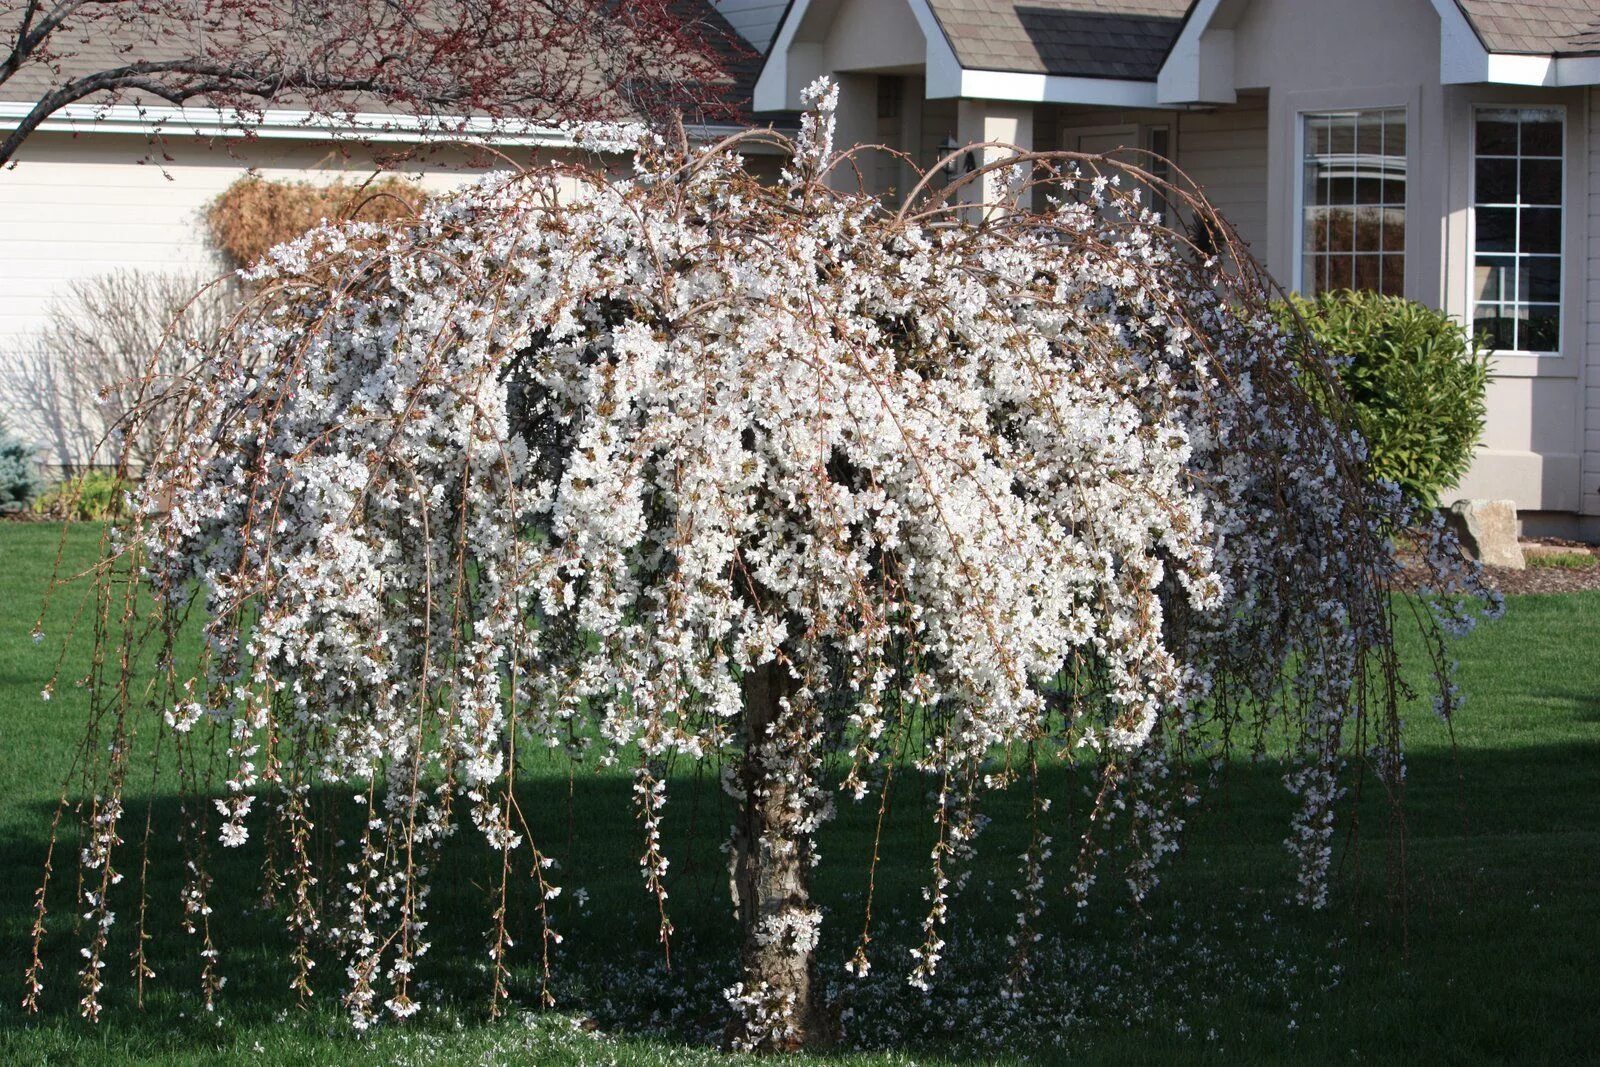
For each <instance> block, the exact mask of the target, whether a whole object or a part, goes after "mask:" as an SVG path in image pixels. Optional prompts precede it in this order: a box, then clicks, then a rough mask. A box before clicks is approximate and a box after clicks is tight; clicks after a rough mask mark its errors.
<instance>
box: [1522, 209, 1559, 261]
mask: <svg viewBox="0 0 1600 1067" xmlns="http://www.w3.org/2000/svg"><path fill="white" fill-rule="evenodd" d="M1517 250H1518V251H1520V252H1545V253H1552V254H1553V253H1558V252H1560V251H1561V209H1560V208H1553V207H1530V208H1523V209H1522V232H1521V234H1520V236H1519V237H1518V240H1517Z"/></svg>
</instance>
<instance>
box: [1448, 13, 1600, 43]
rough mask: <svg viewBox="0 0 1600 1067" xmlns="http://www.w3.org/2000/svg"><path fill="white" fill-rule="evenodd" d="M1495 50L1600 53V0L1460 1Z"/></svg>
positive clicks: (1483, 37)
mask: <svg viewBox="0 0 1600 1067" xmlns="http://www.w3.org/2000/svg"><path fill="white" fill-rule="evenodd" d="M1456 3H1457V5H1458V6H1460V8H1461V12H1462V14H1464V15H1466V16H1467V21H1469V22H1471V23H1472V27H1473V29H1474V30H1476V31H1477V33H1478V37H1479V38H1480V39H1481V40H1482V41H1483V46H1484V47H1485V48H1487V49H1488V50H1489V51H1491V52H1511V53H1520V54H1524V55H1538V56H1562V55H1593V54H1595V53H1600V0H1456Z"/></svg>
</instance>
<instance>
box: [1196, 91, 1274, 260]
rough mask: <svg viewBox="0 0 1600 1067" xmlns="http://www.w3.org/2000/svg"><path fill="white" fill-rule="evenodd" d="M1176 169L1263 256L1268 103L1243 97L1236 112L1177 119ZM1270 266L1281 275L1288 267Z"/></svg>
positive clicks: (1265, 240)
mask: <svg viewBox="0 0 1600 1067" xmlns="http://www.w3.org/2000/svg"><path fill="white" fill-rule="evenodd" d="M1178 166H1179V167H1180V168H1181V169H1182V170H1183V172H1184V173H1185V174H1187V175H1188V176H1189V177H1190V179H1192V180H1193V181H1194V182H1195V184H1196V185H1198V186H1200V188H1201V189H1202V190H1203V191H1204V193H1205V195H1206V199H1208V200H1209V201H1211V204H1212V206H1213V207H1215V208H1217V210H1219V211H1221V212H1222V214H1223V215H1224V216H1225V217H1226V218H1227V219H1228V221H1229V222H1231V223H1233V226H1234V228H1235V229H1236V230H1238V231H1239V236H1240V237H1242V238H1243V239H1244V240H1245V241H1246V242H1248V243H1249V245H1250V246H1251V249H1252V251H1254V252H1255V254H1256V255H1257V256H1259V257H1265V256H1266V254H1267V105H1266V100H1265V99H1263V98H1250V97H1246V98H1243V99H1241V100H1240V101H1239V104H1238V105H1237V106H1235V107H1230V108H1223V109H1220V110H1217V111H1211V112H1195V113H1188V114H1182V115H1180V116H1179V117H1178ZM1272 266H1273V267H1275V268H1278V269H1280V270H1282V269H1283V268H1284V267H1285V266H1286V265H1285V264H1273V265H1272ZM1285 273H1287V272H1285Z"/></svg>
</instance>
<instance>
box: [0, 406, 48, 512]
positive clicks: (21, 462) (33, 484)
mask: <svg viewBox="0 0 1600 1067" xmlns="http://www.w3.org/2000/svg"><path fill="white" fill-rule="evenodd" d="M40 488H41V485H40V482H39V469H38V467H37V466H36V465H35V463H34V456H33V448H32V447H31V446H29V445H28V444H26V443H25V442H23V441H22V440H21V439H19V438H18V437H16V436H15V435H13V434H12V433H11V431H10V430H8V429H6V425H5V423H3V422H0V515H9V514H11V513H13V512H17V511H24V510H26V509H27V507H28V505H29V504H31V503H32V502H33V498H34V497H36V496H38V495H39V490H40Z"/></svg>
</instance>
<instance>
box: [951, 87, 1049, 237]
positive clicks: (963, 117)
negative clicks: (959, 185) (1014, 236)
mask: <svg viewBox="0 0 1600 1067" xmlns="http://www.w3.org/2000/svg"><path fill="white" fill-rule="evenodd" d="M956 140H957V141H959V142H960V143H961V144H963V145H969V144H978V143H981V142H984V141H998V142H1000V143H1001V144H1005V145H1013V146H1015V148H1016V149H1017V150H1018V151H1023V152H1031V151H1032V150H1033V106H1032V105H1031V104H1013V103H1002V102H1000V101H997V100H961V101H959V102H958V105H957V108H956ZM1013 154H1014V153H1013V152H1012V150H1011V149H1009V148H1001V147H991V148H984V149H975V150H974V151H973V152H972V156H971V161H972V164H973V169H980V168H982V167H985V166H987V165H988V164H990V163H995V162H998V161H1000V160H1002V159H1005V158H1007V157H1009V156H1011V155H1013ZM965 162H966V161H965V160H963V165H965ZM1024 180H1025V179H1024ZM1022 184H1023V180H1019V179H1018V177H1017V176H1016V175H1015V174H1013V172H1012V171H1011V170H1010V169H1009V168H1002V169H998V170H994V171H990V172H989V173H988V174H986V175H984V177H983V181H982V182H973V183H971V184H970V185H968V186H966V187H965V188H963V189H962V191H961V199H962V200H963V201H966V202H968V203H980V202H981V203H984V204H988V205H989V209H988V211H987V212H986V213H985V214H986V215H993V214H994V213H996V212H1005V211H1010V210H1014V209H1016V208H1019V207H1020V208H1021V209H1023V210H1027V209H1029V208H1031V207H1032V206H1033V205H1032V203H1031V200H1032V196H1031V193H1030V194H1029V196H1028V197H1027V198H1026V199H1025V201H1024V202H1022V203H1020V204H1019V203H1017V194H1018V190H1019V187H1020V186H1021V185H1022Z"/></svg>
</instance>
